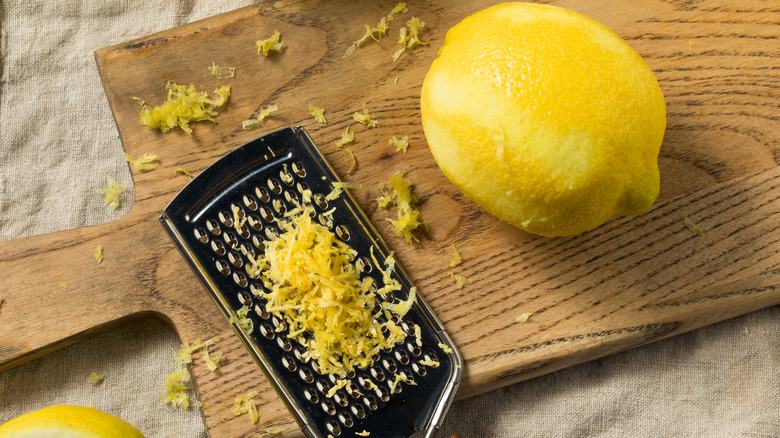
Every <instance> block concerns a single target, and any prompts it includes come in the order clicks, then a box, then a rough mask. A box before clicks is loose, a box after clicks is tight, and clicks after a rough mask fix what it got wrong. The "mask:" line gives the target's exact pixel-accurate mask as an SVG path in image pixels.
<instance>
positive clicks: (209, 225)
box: [160, 127, 462, 437]
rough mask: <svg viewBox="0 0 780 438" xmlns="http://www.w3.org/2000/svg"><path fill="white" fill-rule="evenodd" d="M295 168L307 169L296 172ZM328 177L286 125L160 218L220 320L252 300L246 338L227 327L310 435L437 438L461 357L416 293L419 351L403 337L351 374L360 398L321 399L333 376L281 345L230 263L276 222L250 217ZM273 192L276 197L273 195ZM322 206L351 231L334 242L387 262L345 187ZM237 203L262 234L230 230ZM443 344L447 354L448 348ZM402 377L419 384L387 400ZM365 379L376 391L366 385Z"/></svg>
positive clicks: (398, 272) (303, 139) (222, 165)
mask: <svg viewBox="0 0 780 438" xmlns="http://www.w3.org/2000/svg"><path fill="white" fill-rule="evenodd" d="M285 165H286V166H285ZM301 168H302V169H303V172H302V173H299V172H300V169H301ZM284 169H287V171H288V175H290V176H292V177H293V181H292V182H291V183H290V184H288V182H287V181H285V178H283V175H281V174H280V172H281V171H283V170H284ZM296 170H298V172H296ZM323 177H324V178H323ZM288 180H289V179H288ZM334 181H339V180H338V177H337V176H336V174H335V172H334V171H333V169H332V168H331V167H330V166H329V165H328V164H327V162H326V161H325V158H324V157H323V156H322V154H321V153H320V152H319V150H318V149H317V148H316V146H315V145H314V143H313V142H312V141H311V139H310V138H309V136H308V134H307V133H306V132H305V130H304V129H303V128H301V127H295V128H285V129H282V130H279V131H276V132H273V133H270V134H267V135H265V136H263V137H260V138H258V139H256V140H254V141H251V142H249V143H247V144H245V145H244V146H241V147H239V148H238V149H236V150H234V151H232V152H230V153H229V154H227V155H225V156H224V157H223V158H221V159H220V160H218V161H217V162H216V163H214V164H213V165H211V166H209V167H208V168H206V169H205V170H204V171H203V172H202V173H201V174H199V175H198V176H197V177H195V178H194V179H193V180H192V181H191V182H190V183H189V184H188V185H187V186H186V187H184V188H183V189H182V190H181V192H180V193H179V194H178V195H176V197H175V198H174V199H173V200H172V201H171V202H170V204H169V205H168V206H167V207H166V208H165V210H164V211H163V214H162V216H161V217H160V220H161V222H162V223H163V225H164V227H165V229H166V230H167V231H168V233H169V234H170V236H171V237H172V239H173V240H174V242H175V243H176V245H177V247H178V248H179V250H180V251H181V253H182V254H183V255H184V257H185V259H186V260H187V261H188V262H189V264H190V266H191V267H192V268H193V270H194V271H195V272H196V274H198V277H199V278H200V280H201V282H202V283H203V285H204V286H205V287H206V289H207V290H208V291H209V292H210V295H211V296H212V298H213V299H214V301H215V303H216V304H217V305H218V306H219V308H220V309H221V310H222V312H223V313H224V314H225V316H226V317H228V318H230V317H231V316H233V315H235V313H236V311H237V310H238V309H240V308H241V307H242V306H244V305H246V304H250V303H249V302H250V301H251V308H252V310H253V311H251V312H249V314H248V315H247V317H250V318H251V319H252V321H253V324H254V330H253V331H252V332H251V333H250V334H248V335H247V334H246V333H244V332H243V331H242V330H241V329H240V328H239V327H238V326H237V325H236V324H232V325H233V328H234V330H235V331H236V333H237V334H238V336H239V337H240V338H241V340H242V342H243V343H244V345H245V346H246V347H247V349H248V351H249V352H250V354H251V355H252V357H253V358H254V359H255V361H256V362H257V363H258V364H259V365H260V367H261V368H262V369H263V371H264V372H265V374H266V376H267V377H268V379H269V381H270V382H271V383H272V384H273V386H274V388H275V389H276V391H277V392H278V393H279V395H280V396H281V398H282V400H283V401H284V402H285V404H286V405H287V407H288V409H289V410H290V411H291V413H293V415H294V417H295V418H296V420H297V421H298V423H299V425H300V426H301V428H302V429H303V431H304V432H305V433H306V435H307V436H310V437H325V436H328V435H333V436H336V437H342V436H355V433H357V432H362V431H363V430H366V431H369V432H371V436H378V437H405V436H409V435H411V434H412V433H414V432H415V431H421V430H424V431H426V436H433V434H434V433H435V431H436V430H437V429H438V427H439V426H440V424H441V421H442V419H443V417H444V414H445V412H446V410H447V408H448V407H449V404H450V403H451V402H452V399H453V397H454V394H455V391H456V389H457V386H458V384H459V382H460V376H461V363H462V359H461V357H460V354H459V352H458V351H457V349H456V348H455V346H454V344H453V343H452V341H451V340H450V339H449V337H448V336H447V335H446V333H445V332H444V329H443V327H442V325H441V323H440V322H439V321H438V320H437V318H436V317H435V316H434V315H433V313H432V312H431V311H430V310H429V308H428V306H427V305H426V304H425V302H424V300H423V299H422V297H420V296H419V294H418V298H417V300H416V303H415V305H414V306H412V308H411V310H410V311H409V313H407V315H406V316H405V318H404V320H405V321H399V323H400V324H399V325H402V326H403V327H404V328H405V330H407V333H409V332H410V331H414V330H415V329H414V328H413V327H414V325H413V324H417V325H419V327H420V329H421V340H422V347H417V348H415V347H416V344H415V336H412V335H409V336H407V339H406V340H405V342H403V343H402V344H398V345H397V346H396V347H395V348H393V349H392V350H391V351H389V352H384V351H383V352H382V353H380V355H379V356H380V357H379V358H378V360H376V361H375V362H374V366H373V367H371V368H369V369H367V370H357V373H356V375H354V376H351V379H350V380H351V381H352V388H353V389H355V390H357V391H359V392H360V393H362V395H358V394H354V395H353V394H347V392H346V390H345V389H341V390H340V391H338V392H337V394H336V395H335V396H333V397H331V398H328V397H326V396H325V393H327V390H328V389H329V388H331V387H332V386H333V384H334V383H335V381H336V379H335V378H333V376H328V375H320V374H318V373H317V372H316V371H315V370H314V369H313V367H312V366H311V364H310V363H306V362H304V361H302V360H300V359H299V357H300V354H299V353H300V349H302V348H303V347H301V346H300V345H299V344H298V343H297V342H295V341H294V340H289V339H287V338H286V336H285V334H286V330H281V331H279V332H277V331H276V329H277V327H278V323H279V320H274V318H272V317H271V315H268V314H267V313H264V312H263V311H262V310H263V304H264V301H263V300H262V299H258V298H257V297H255V296H254V294H253V293H252V292H251V290H252V288H253V287H260V288H262V285H261V284H258V282H257V281H255V280H253V279H252V278H250V277H249V276H248V275H246V272H245V270H243V269H241V267H240V265H241V264H245V263H246V259H244V260H243V262H241V261H236V258H237V257H238V256H240V254H239V253H238V252H237V251H231V250H232V248H231V247H237V246H241V245H247V246H245V247H247V248H251V249H252V250H255V251H257V252H260V251H261V249H260V248H258V247H257V246H252V245H254V242H256V239H257V237H256V236H264V235H265V234H264V233H265V231H266V229H273V221H272V220H271V221H268V220H265V218H264V217H261V216H262V215H261V214H256V212H258V211H260V210H261V209H262V208H263V207H265V213H266V214H267V213H268V212H269V211H270V212H271V214H274V215H277V214H279V211H277V210H276V209H275V208H274V205H275V206H276V207H279V206H284V207H286V208H289V207H290V206H291V204H290V202H289V201H288V200H287V199H285V194H286V193H287V192H290V193H291V194H292V195H293V196H294V195H296V194H298V196H300V195H299V189H300V186H298V183H301V182H303V183H305V184H306V185H307V186H308V188H309V189H310V190H311V191H312V193H319V194H322V195H326V194H328V193H330V191H331V190H332V183H333V182H334ZM261 188H262V189H261ZM275 188H276V189H281V190H280V192H279V193H275V192H274V189H275ZM263 191H265V194H268V198H265V199H266V200H265V201H263V200H262V199H261V196H260V195H261V194H262V193H261V192H263ZM287 196H290V195H287ZM275 199H279V201H274V200H275ZM298 199H300V197H298ZM327 202H328V205H327V206H326V207H325V206H317V205H316V203H315V209H316V210H317V212H318V213H322V212H323V211H325V209H326V208H327V209H332V208H333V207H334V206H335V207H337V208H336V209H335V211H334V212H333V213H332V218H333V227H334V228H335V227H337V226H339V225H344V226H346V229H347V230H348V235H349V237H348V238H346V239H345V238H343V237H340V238H342V240H346V241H347V243H348V244H349V245H350V246H351V247H352V248H353V249H355V250H356V251H357V252H358V254H359V255H360V256H359V257H360V258H363V260H366V261H367V263H368V264H370V265H373V264H374V263H373V262H372V261H370V260H371V257H370V248H371V246H374V255H375V256H376V258H377V260H378V261H379V262H380V263H383V262H384V260H385V258H386V257H387V255H388V254H389V249H388V247H387V245H386V244H385V242H384V240H382V238H381V237H380V236H379V234H378V233H377V231H376V230H375V229H374V227H373V225H372V224H371V223H370V221H369V220H368V218H367V217H366V216H365V214H364V213H363V212H362V210H361V209H360V207H359V206H358V205H357V203H356V202H355V200H354V199H353V198H352V196H351V195H349V194H348V193H347V192H346V191H345V192H343V193H342V194H341V196H339V197H338V198H337V199H335V200H331V201H327ZM233 205H238V206H239V207H240V208H241V210H242V212H244V214H245V215H255V216H258V217H259V218H260V219H262V222H261V223H260V224H261V227H262V228H261V229H260V230H255V229H253V228H252V227H247V225H246V224H245V225H244V227H245V228H247V230H246V231H248V232H249V233H248V235H247V234H246V233H244V234H243V235H241V234H240V233H239V232H238V231H239V230H236V229H235V228H233V227H232V226H228V225H233V224H232V218H233V212H232V208H231V207H232V206H233ZM251 207H254V208H251ZM323 207H325V208H323ZM220 213H221V214H222V215H221V216H220ZM217 249H221V251H222V252H221V253H220V252H219V251H218V250H217ZM377 268H379V269H377ZM381 269H382V267H376V266H374V267H373V269H372V270H371V271H370V272H367V273H364V275H370V276H373V277H374V280H375V282H376V284H378V285H381V284H382V276H381V272H380V270H381ZM394 276H395V278H396V279H397V280H398V281H399V282H400V283H401V285H402V290H401V291H397V292H396V293H395V297H394V298H395V299H405V298H406V297H407V296H408V295H407V294H408V291H409V289H410V288H411V287H412V284H411V282H410V281H409V279H408V277H407V275H406V273H405V272H404V271H403V269H402V268H401V267H400V266H399V265H396V269H395V271H394ZM388 299H390V300H392V299H393V297H388ZM410 327H412V328H410ZM441 344H443V345H446V347H448V349H451V350H452V352H451V353H447V352H445V351H444V350H443V349H442V348H441V347H440V345H441ZM423 358H428V359H435V360H438V361H439V363H440V365H439V366H438V367H431V366H420V365H419V361H420V360H422V359H423ZM421 369H422V370H423V371H419V370H421ZM402 371H403V372H404V373H405V375H408V376H409V377H411V378H412V379H413V380H414V381H415V383H417V385H409V384H406V383H403V382H401V383H398V387H400V388H401V390H400V392H396V393H393V394H389V390H390V387H389V382H390V380H395V378H394V374H395V373H401V372H402ZM421 372H423V373H424V375H420V373H421ZM379 377H384V378H382V379H379ZM368 381H371V382H373V383H374V384H375V385H376V386H377V387H378V388H379V389H378V390H373V389H369V386H370V384H368V383H367V382H368ZM363 383H365V385H363Z"/></svg>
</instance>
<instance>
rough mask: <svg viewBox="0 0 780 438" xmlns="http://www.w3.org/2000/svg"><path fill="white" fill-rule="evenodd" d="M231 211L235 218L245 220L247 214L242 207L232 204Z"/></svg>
mask: <svg viewBox="0 0 780 438" xmlns="http://www.w3.org/2000/svg"><path fill="white" fill-rule="evenodd" d="M230 211H231V213H233V216H234V217H236V216H237V217H238V218H239V219H243V218H244V217H246V213H244V209H243V208H241V206H240V205H238V204H236V203H235V202H234V203H232V204H230Z"/></svg>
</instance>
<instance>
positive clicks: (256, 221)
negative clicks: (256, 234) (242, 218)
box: [247, 214, 263, 231]
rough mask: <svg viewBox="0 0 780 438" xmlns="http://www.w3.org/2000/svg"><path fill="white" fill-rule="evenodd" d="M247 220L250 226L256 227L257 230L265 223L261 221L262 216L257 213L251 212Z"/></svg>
mask: <svg viewBox="0 0 780 438" xmlns="http://www.w3.org/2000/svg"><path fill="white" fill-rule="evenodd" d="M247 222H249V226H251V227H252V228H254V229H255V231H257V230H260V229H261V228H263V223H262V222H260V216H258V215H256V214H250V215H249V217H248V218H247Z"/></svg>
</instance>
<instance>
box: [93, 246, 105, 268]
mask: <svg viewBox="0 0 780 438" xmlns="http://www.w3.org/2000/svg"><path fill="white" fill-rule="evenodd" d="M105 252H106V250H105V249H103V245H100V244H98V246H97V249H95V259H96V260H97V262H98V265H99V264H101V263H103V255H104V254H105Z"/></svg>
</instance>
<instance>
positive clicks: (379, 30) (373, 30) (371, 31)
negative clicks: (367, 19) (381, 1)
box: [343, 3, 409, 58]
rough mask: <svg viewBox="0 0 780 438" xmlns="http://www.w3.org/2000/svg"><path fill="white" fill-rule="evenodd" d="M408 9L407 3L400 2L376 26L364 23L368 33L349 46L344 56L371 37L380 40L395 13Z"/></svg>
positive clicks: (353, 51) (350, 53) (351, 52)
mask: <svg viewBox="0 0 780 438" xmlns="http://www.w3.org/2000/svg"><path fill="white" fill-rule="evenodd" d="M408 10H409V8H407V7H406V3H398V4H397V5H395V7H393V9H392V10H391V11H390V12H389V13H388V14H387V15H386V16H384V17H382V18H380V19H379V24H377V25H376V26H375V27H371V26H369V25H367V24H366V25H364V26H365V28H366V33H365V34H364V35H363V36H362V37H360V39H358V40H357V41H355V42H354V43H352V45H351V46H349V48H348V49H347V51H346V53H344V56H343V57H344V58H346V57H347V56H350V55H352V54H353V53H355V50H357V48H358V47H360V46H361V45H362V44H363V43H365V42H366V41H368V39H369V38H371V39H373V40H374V41H376V42H379V39H380V38H382V37H383V36H384V35H385V33H387V28H388V24H389V23H390V22H391V21H393V19H394V18H395V15H396V14H399V13H406V12H407V11H408Z"/></svg>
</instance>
